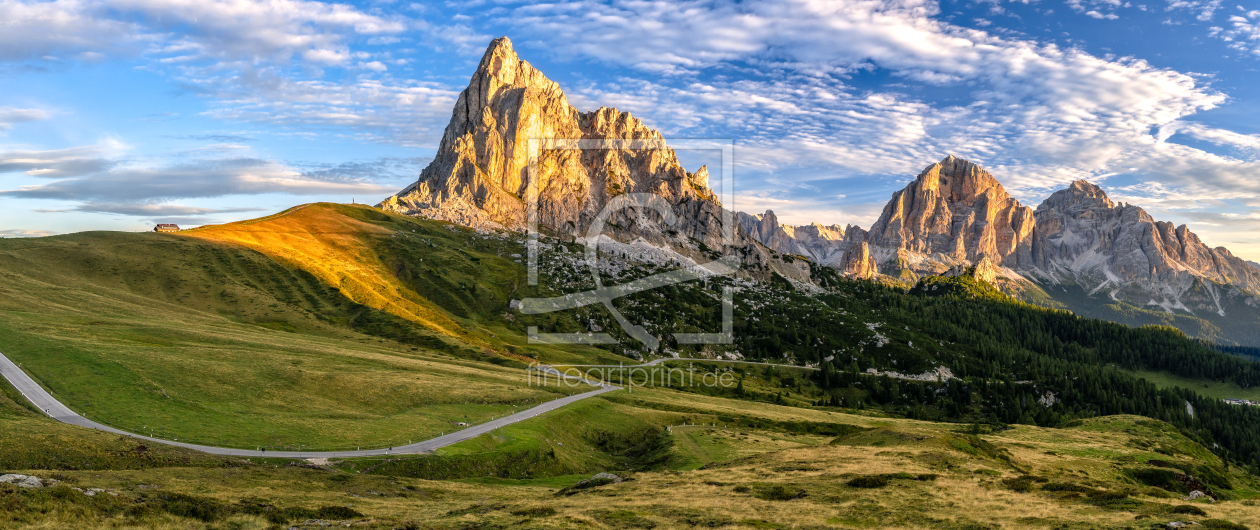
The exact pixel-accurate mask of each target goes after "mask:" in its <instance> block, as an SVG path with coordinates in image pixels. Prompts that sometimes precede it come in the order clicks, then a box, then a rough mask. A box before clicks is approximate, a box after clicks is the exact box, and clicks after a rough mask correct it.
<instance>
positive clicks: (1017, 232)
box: [379, 37, 1260, 346]
mask: <svg viewBox="0 0 1260 530" xmlns="http://www.w3.org/2000/svg"><path fill="white" fill-rule="evenodd" d="M546 138H560V139H566V140H572V139H597V140H607V139H611V140H623V141H630V140H632V141H637V142H638V145H637V146H635V147H636V148H633V149H630V148H621V147H618V146H610V148H607V149H601V150H584V151H579V150H563V149H560V150H555V149H553V150H543V151H542V152H541V154H540V156H539V158H538V160H537V165H536V166H534V170H535V171H536V173H535V174H534V175H532V176H531V172H530V171H531V167H530V161H531V156H532V155H533V153H532V151H531V149H530V146H529V142H530V141H531V140H534V139H546ZM531 179H534V180H531ZM532 190H536V193H537V195H536V196H535V197H536V198H537V221H538V224H539V226H540V227H542V229H544V230H545V231H548V232H550V233H553V234H557V235H563V236H571V237H585V236H586V233H585V230H586V227H588V226H590V225H591V222H592V221H593V220H594V219H595V218H596V217H597V216H598V215H599V213H600V211H601V210H603V209H604V208H605V206H607V205H608V204H609V202H610V201H613V200H615V199H616V198H617V197H619V196H621V195H625V194H634V193H647V194H651V195H654V196H657V197H660V198H661V199H663V200H664V202H665V204H667V205H668V206H669V208H671V209H672V211H674V212H675V213H676V214H677V219H678V220H677V222H676V223H675V224H673V225H670V224H668V223H664V222H662V221H663V218H662V217H661V215H659V214H658V213H657V212H654V211H651V209H650V208H629V209H623V210H620V211H618V212H616V213H615V214H614V215H612V216H611V217H609V218H608V221H607V223H606V226H607V229H606V230H605V231H604V233H605V234H607V235H609V236H610V237H613V238H615V239H619V240H624V241H629V240H634V239H641V240H643V241H645V242H647V243H649V244H652V245H656V246H660V247H668V248H670V249H672V250H674V251H676V252H679V253H681V254H683V255H684V256H689V257H693V258H696V259H697V260H699V259H702V258H703V259H712V258H713V257H714V256H715V255H716V254H717V253H718V251H725V253H732V252H733V253H737V254H739V255H741V257H742V258H743V260H744V263H745V269H746V271H747V273H748V274H749V275H750V276H753V277H761V278H763V279H764V278H767V277H772V276H774V275H775V274H777V275H781V276H784V277H787V278H789V279H792V280H793V281H797V282H809V281H811V280H812V279H813V277H814V272H812V269H811V263H813V264H817V265H823V266H829V267H833V268H835V269H837V270H838V271H839V272H840V273H842V274H844V275H845V276H848V277H851V278H870V279H877V280H880V281H888V282H902V283H905V284H907V285H913V284H914V283H915V282H917V281H918V280H920V279H921V278H923V277H926V276H934V275H943V274H957V273H958V271H959V270H961V269H969V268H972V267H974V268H975V274H976V275H977V277H979V278H982V279H985V280H987V281H989V282H990V283H993V284H995V285H996V286H998V287H999V288H1001V289H1003V290H1004V291H1006V292H1007V293H1009V294H1013V295H1015V296H1018V297H1020V298H1023V299H1024V300H1027V301H1030V302H1033V303H1037V304H1041V305H1046V306H1050V307H1057V308H1065V309H1070V310H1072V311H1074V312H1077V313H1078V314H1082V315H1086V316H1092V317H1097V318H1105V319H1110V320H1114V321H1119V322H1124V323H1127V324H1131V325H1142V324H1162V325H1172V326H1177V327H1179V328H1181V329H1182V330H1184V331H1186V332H1187V333H1189V334H1191V335H1193V336H1198V337H1201V338H1204V339H1208V340H1213V341H1219V342H1225V343H1231V342H1237V343H1240V344H1244V345H1252V346H1260V331H1257V330H1260V298H1257V294H1258V293H1260V266H1258V265H1257V264H1256V263H1254V262H1247V261H1244V260H1242V259H1240V258H1238V257H1236V256H1234V255H1233V254H1231V253H1230V252H1229V250H1227V249H1225V248H1223V247H1217V248H1211V247H1208V246H1207V245H1205V244H1204V243H1203V242H1202V241H1201V240H1200V239H1199V237H1198V236H1197V235H1195V234H1194V233H1193V232H1191V231H1190V230H1189V228H1188V227H1186V226H1185V225H1182V226H1179V227H1174V226H1173V225H1172V224H1171V223H1166V222H1159V221H1156V220H1155V219H1154V218H1152V217H1151V216H1150V215H1149V214H1148V213H1147V212H1146V211H1145V210H1143V209H1142V208H1140V207H1137V206H1133V205H1117V204H1115V203H1114V202H1112V201H1111V200H1110V199H1109V198H1108V197H1107V194H1106V193H1105V192H1104V191H1103V190H1102V189H1101V188H1099V187H1098V186H1096V185H1094V184H1091V183H1089V182H1086V181H1083V180H1082V181H1076V182H1073V183H1072V184H1071V186H1069V187H1068V188H1067V189H1064V190H1060V191H1058V192H1055V193H1054V194H1052V195H1051V196H1050V197H1049V198H1047V199H1046V200H1045V201H1044V202H1042V204H1041V205H1039V206H1038V207H1037V208H1036V209H1035V210H1034V209H1033V208H1031V207H1028V206H1025V205H1023V204H1021V203H1020V202H1019V201H1017V200H1015V199H1014V198H1013V197H1011V196H1010V194H1009V193H1007V191H1006V190H1005V189H1004V188H1003V187H1002V185H1001V184H1000V183H999V182H998V181H997V179H996V178H994V177H993V175H991V174H990V173H989V172H988V171H985V170H984V169H983V168H981V167H980V166H978V165H976V164H974V163H972V162H970V161H967V160H963V159H960V158H956V157H954V156H948V157H946V158H945V159H943V160H941V161H940V162H938V163H935V164H932V165H930V166H928V167H927V168H926V169H924V170H923V172H922V173H920V174H919V175H918V177H917V178H916V179H915V180H914V181H913V182H911V183H910V184H909V185H908V186H906V188H905V189H902V190H900V191H898V192H896V193H894V194H893V196H892V199H891V200H890V201H889V202H888V204H887V205H886V206H885V207H884V210H883V212H882V214H881V215H880V217H879V220H878V221H876V222H875V224H874V225H873V226H871V228H870V229H869V230H865V229H863V228H861V227H858V226H854V225H849V226H845V227H841V226H839V225H830V226H824V225H821V224H817V223H815V224H810V225H805V226H792V225H784V224H780V223H779V222H778V218H777V217H776V215H775V214H774V212H772V211H767V212H766V213H764V214H761V215H749V214H746V213H742V212H740V213H735V214H734V216H733V218H734V220H735V221H736V224H737V226H736V227H735V230H734V238H733V239H732V240H729V241H727V240H724V239H723V238H722V237H721V226H722V224H721V223H722V219H723V216H724V215H729V214H730V212H725V211H724V210H723V207H722V204H721V203H720V201H719V200H718V197H717V196H715V195H714V193H713V192H712V191H711V190H710V189H709V187H708V171H707V168H704V167H701V168H699V169H697V170H696V171H695V172H694V173H693V172H689V171H687V170H686V169H684V168H683V167H682V165H681V164H680V163H679V162H678V159H677V157H676V156H675V155H674V152H673V150H671V149H669V148H668V147H667V146H666V144H665V141H664V139H663V138H662V136H661V134H660V133H659V132H658V131H655V130H653V129H651V128H649V127H647V126H645V125H644V124H643V123H642V122H641V121H640V120H639V119H637V118H634V117H633V116H631V115H630V114H629V113H625V112H620V111H617V110H616V109H611V108H607V107H601V108H600V109H598V110H595V111H591V112H581V111H579V110H577V109H576V108H574V107H573V106H572V105H570V104H569V103H568V100H567V98H566V96H565V94H564V92H563V91H561V90H560V87H559V85H557V84H556V83H555V82H554V81H551V80H550V79H548V78H547V77H546V76H544V75H543V74H542V73H541V72H539V71H538V70H537V69H535V68H534V67H533V66H531V65H530V64H529V63H528V62H525V61H523V60H521V59H520V58H519V57H518V56H517V55H516V52H515V51H514V50H513V48H512V44H511V41H509V40H508V39H507V38H506V37H504V38H499V39H496V40H495V41H494V42H492V43H491V44H490V47H489V49H487V51H486V53H485V55H484V56H483V57H482V60H481V63H480V64H479V66H478V68H477V71H476V72H475V73H474V74H473V76H472V79H471V81H470V82H469V85H468V88H466V89H465V90H464V91H463V92H462V93H461V94H460V96H459V99H458V101H457V102H456V105H455V109H454V111H453V113H452V117H451V121H450V123H449V124H448V125H447V128H446V131H445V134H444V135H443V138H442V141H441V144H440V146H439V149H438V152H437V155H436V157H435V158H434V160H433V162H432V163H430V164H429V166H428V167H426V168H425V169H424V171H423V172H422V173H421V174H420V177H419V179H418V180H417V181H416V182H415V183H414V184H412V185H410V186H408V187H407V188H405V189H403V190H402V191H400V192H399V193H398V194H396V195H394V196H391V197H389V198H387V199H385V200H384V201H382V202H381V204H380V205H379V206H380V207H382V208H384V209H386V210H389V211H393V212H397V213H402V214H407V215H416V216H421V217H426V218H432V219H440V220H447V221H451V222H455V223H459V224H462V225H467V226H473V227H478V228H497V229H506V230H522V229H524V228H525V227H526V226H527V224H528V223H527V219H528V217H527V216H528V214H529V206H528V204H529V202H530V198H531V195H530V194H531V193H534V191H532ZM793 256H799V257H803V258H805V259H804V260H799V259H795V258H794V257H793ZM951 271H952V272H951Z"/></svg>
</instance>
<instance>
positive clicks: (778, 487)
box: [757, 484, 805, 501]
mask: <svg viewBox="0 0 1260 530" xmlns="http://www.w3.org/2000/svg"><path fill="white" fill-rule="evenodd" d="M757 496H758V497H760V498H762V499H765V500H768V501H790V500H792V499H799V498H801V497H804V496H805V491H804V490H799V489H796V488H789V487H787V486H784V485H782V484H775V485H774V486H771V487H769V488H766V489H763V490H761V491H759V492H757Z"/></svg>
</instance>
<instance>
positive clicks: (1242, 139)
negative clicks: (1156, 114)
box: [1156, 121, 1260, 160]
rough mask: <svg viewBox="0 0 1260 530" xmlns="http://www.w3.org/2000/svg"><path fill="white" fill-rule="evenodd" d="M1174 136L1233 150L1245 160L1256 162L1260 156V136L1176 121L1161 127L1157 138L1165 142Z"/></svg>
mask: <svg viewBox="0 0 1260 530" xmlns="http://www.w3.org/2000/svg"><path fill="white" fill-rule="evenodd" d="M1174 134H1184V135H1186V136H1189V137H1191V138H1194V139H1196V140H1202V141H1205V142H1210V143H1212V144H1215V145H1218V146H1221V147H1226V148H1229V149H1232V150H1233V151H1235V152H1236V154H1238V155H1239V156H1241V157H1243V158H1249V159H1253V160H1254V159H1256V158H1257V157H1258V156H1260V135H1254V134H1240V133H1236V132H1234V131H1229V130H1225V129H1217V128H1214V127H1208V126H1205V125H1203V124H1199V123H1193V122H1184V121H1175V122H1172V123H1169V124H1167V125H1165V126H1163V127H1160V129H1159V132H1158V134H1156V138H1157V139H1158V140H1159V141H1161V142H1163V141H1166V140H1168V138H1170V137H1172V136H1173V135H1174Z"/></svg>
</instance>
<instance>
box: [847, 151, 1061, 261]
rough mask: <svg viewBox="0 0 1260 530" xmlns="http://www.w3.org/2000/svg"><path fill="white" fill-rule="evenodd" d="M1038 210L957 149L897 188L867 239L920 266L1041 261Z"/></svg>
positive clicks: (888, 255) (880, 250) (879, 251)
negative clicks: (985, 261)
mask: <svg viewBox="0 0 1260 530" xmlns="http://www.w3.org/2000/svg"><path fill="white" fill-rule="evenodd" d="M1035 227H1036V221H1035V220H1034V218H1033V210H1032V208H1029V207H1027V206H1024V205H1022V204H1020V203H1019V201H1017V200H1015V199H1014V198H1012V197H1011V196H1010V194H1008V193H1007V192H1006V190H1005V189H1004V188H1002V185H1001V184H999V183H998V181H997V179H994V178H993V175H990V174H989V172H988V171H985V170H984V169H983V168H981V167H980V166H978V165H976V164H973V163H971V162H968V161H966V160H963V159H960V158H956V157H954V156H953V155H950V156H948V157H945V159H944V160H941V161H940V162H938V163H936V164H932V165H931V166H928V168H927V169H924V170H923V172H922V173H920V174H919V176H918V177H917V178H916V179H915V180H914V182H912V183H910V185H909V186H907V187H906V188H905V189H903V190H901V191H899V192H897V193H895V194H893V197H892V200H891V201H889V203H888V205H887V206H885V207H884V211H883V213H882V214H881V215H880V217H879V220H878V221H876V222H875V225H874V226H872V227H871V230H870V235H869V236H868V237H867V242H868V243H870V245H871V247H872V248H874V249H875V253H876V255H877V256H883V257H884V260H883V261H888V260H890V259H893V258H894V257H898V258H900V260H899V261H902V263H899V264H898V266H901V267H907V268H911V269H913V270H915V271H916V272H926V273H940V272H943V270H942V269H945V270H948V268H950V267H952V266H955V265H960V264H974V263H978V262H979V261H980V260H981V259H984V258H988V259H989V260H990V261H992V262H993V263H994V264H996V265H999V266H1002V267H1007V268H1010V269H1020V268H1032V267H1036V266H1037V265H1039V264H1040V257H1041V256H1040V253H1039V242H1038V238H1037V234H1036V231H1035Z"/></svg>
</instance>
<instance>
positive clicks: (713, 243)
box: [381, 37, 791, 273]
mask: <svg viewBox="0 0 1260 530" xmlns="http://www.w3.org/2000/svg"><path fill="white" fill-rule="evenodd" d="M535 139H560V140H662V139H663V138H662V136H661V134H660V132H658V131H656V130H654V129H652V128H651V127H648V126H647V125H646V124H644V123H643V121H642V120H640V119H638V118H635V117H633V116H631V115H630V114H629V113H628V112H621V111H618V110H617V109H614V108H609V107H601V108H599V109H598V110H595V111H591V112H580V111H578V109H576V108H574V107H573V106H572V105H570V104H569V102H568V99H567V98H566V97H565V94H564V91H563V90H561V88H560V85H559V84H557V83H556V82H554V81H552V80H551V79H548V78H547V77H546V76H545V75H544V74H543V73H542V72H541V71H539V70H538V69H536V68H534V67H533V66H532V65H530V64H529V63H528V62H526V61H524V60H522V59H521V58H520V57H518V56H517V54H516V50H515V49H513V47H512V41H511V40H510V39H508V38H507V37H500V38H497V39H494V41H492V42H491V43H490V45H489V46H488V47H487V48H486V52H485V54H484V55H483V56H482V58H481V63H480V64H478V66H477V71H476V72H474V73H473V75H472V78H471V79H470V80H469V82H468V88H466V89H464V91H463V92H461V93H460V95H459V98H458V99H457V100H456V102H455V106H454V108H453V109H452V113H451V121H450V123H448V124H447V126H446V130H445V132H444V133H443V135H442V141H441V143H440V144H439V146H438V150H437V153H436V154H435V155H434V158H433V161H432V162H430V163H429V165H428V166H427V167H425V168H424V170H423V171H422V172H421V173H420V176H419V178H418V179H417V180H416V182H415V183H414V184H412V185H410V186H408V187H406V188H404V189H403V190H402V191H400V192H399V193H398V194H396V195H394V196H392V197H389V198H387V199H385V201H383V202H382V203H381V207H382V208H385V209H387V210H390V211H394V212H398V213H402V214H406V215H417V216H421V217H427V218H432V219H441V220H446V221H451V222H455V223H458V224H463V225H465V226H473V227H477V228H495V229H499V228H506V229H511V230H518V229H523V228H525V227H526V226H527V224H528V223H527V220H528V217H527V216H528V215H529V213H530V212H528V211H527V204H529V203H530V200H531V199H532V200H533V201H536V202H534V204H535V205H536V209H535V210H536V211H535V212H534V213H536V215H537V217H536V219H535V220H536V221H537V223H538V225H539V226H543V227H547V228H549V229H552V230H555V231H557V232H561V233H566V234H570V235H580V234H582V233H584V232H583V231H584V230H585V229H586V228H587V227H589V226H591V222H592V220H593V219H595V218H596V217H597V216H598V215H600V212H601V211H602V210H603V209H604V207H605V206H606V205H607V204H608V202H609V201H610V200H612V199H613V198H614V197H617V196H619V195H622V194H627V193H651V194H653V195H656V196H658V197H660V198H662V199H664V200H665V201H666V202H668V203H669V204H671V205H674V206H676V207H677V208H678V209H679V210H681V211H684V212H685V215H683V216H682V217H683V218H684V220H685V221H686V222H684V223H679V225H678V226H675V227H674V228H673V229H671V230H669V231H668V232H665V231H662V230H661V228H660V227H659V226H658V225H655V224H652V223H644V222H642V219H644V218H643V217H641V216H639V214H637V213H635V212H631V211H620V210H619V211H617V212H616V213H614V214H613V216H612V217H610V218H608V219H607V221H608V223H609V224H610V225H612V226H617V227H626V228H625V231H626V233H625V234H621V235H623V236H625V237H627V238H631V237H643V238H645V239H647V240H648V241H650V242H652V243H653V244H666V243H668V241H667V240H668V239H669V238H675V237H684V238H687V237H689V238H691V239H693V240H695V241H700V242H702V243H703V244H704V245H707V246H708V247H710V248H721V247H723V246H724V245H726V243H727V241H726V240H725V239H724V238H723V237H722V233H723V232H722V231H721V230H719V228H720V227H718V226H717V222H716V221H714V220H715V219H721V208H722V206H721V203H720V202H719V201H718V198H717V196H716V195H714V194H713V192H712V190H710V189H709V188H708V180H709V171H708V168H707V167H702V168H700V169H698V170H696V172H695V173H689V172H687V171H686V170H685V169H683V167H682V165H681V164H680V163H679V162H678V158H677V156H676V155H675V153H674V151H673V150H672V149H669V148H667V147H666V146H665V144H664V142H659V143H652V144H650V145H648V146H647V147H633V148H612V149H598V150H596V149H588V150H586V151H584V152H581V153H578V152H577V151H575V150H572V149H557V150H546V151H544V152H541V153H538V152H536V146H533V145H532V144H531V142H532V141H533V140H535ZM535 158H537V159H538V161H539V163H538V164H537V165H536V167H531V160H534V159H535ZM531 193H536V195H533V196H530V194H531ZM771 216H772V217H773V214H771ZM619 237H620V236H619ZM683 248H684V250H688V249H690V248H691V247H683ZM787 272H788V273H791V271H787Z"/></svg>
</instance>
